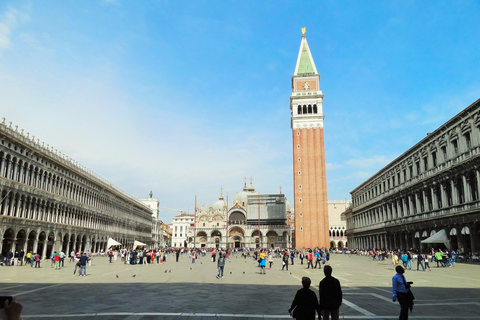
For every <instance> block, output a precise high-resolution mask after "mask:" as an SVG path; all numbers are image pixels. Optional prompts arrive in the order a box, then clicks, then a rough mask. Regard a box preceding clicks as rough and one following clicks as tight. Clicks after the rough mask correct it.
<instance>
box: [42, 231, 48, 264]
mask: <svg viewBox="0 0 480 320" xmlns="http://www.w3.org/2000/svg"><path fill="white" fill-rule="evenodd" d="M47 243H48V237H45V240H44V241H43V248H42V260H44V259H45V258H46V255H47Z"/></svg>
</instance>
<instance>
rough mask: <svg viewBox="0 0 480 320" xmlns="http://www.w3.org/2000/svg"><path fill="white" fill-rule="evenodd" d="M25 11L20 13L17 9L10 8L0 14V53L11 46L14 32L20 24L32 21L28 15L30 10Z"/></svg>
mask: <svg viewBox="0 0 480 320" xmlns="http://www.w3.org/2000/svg"><path fill="white" fill-rule="evenodd" d="M24 10H25V11H19V10H17V9H15V8H12V7H8V8H7V9H6V10H5V12H3V13H0V53H1V50H2V49H6V48H8V47H9V46H10V44H11V42H12V41H11V36H12V31H13V30H15V29H16V28H17V27H18V25H19V24H22V23H26V22H28V21H30V15H29V13H28V11H29V8H28V7H27V8H25V9H24Z"/></svg>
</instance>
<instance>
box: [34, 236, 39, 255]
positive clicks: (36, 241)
mask: <svg viewBox="0 0 480 320" xmlns="http://www.w3.org/2000/svg"><path fill="white" fill-rule="evenodd" d="M37 250H38V234H37V235H35V239H34V240H33V253H38V251H37Z"/></svg>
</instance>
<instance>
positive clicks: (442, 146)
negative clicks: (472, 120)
mask: <svg viewBox="0 0 480 320" xmlns="http://www.w3.org/2000/svg"><path fill="white" fill-rule="evenodd" d="M474 130H475V131H476V132H477V134H478V135H480V128H479V127H478V126H477V127H474ZM475 140H478V139H475ZM479 143H480V141H474V144H475V146H478V145H479ZM437 144H438V148H437V146H435V145H432V146H431V147H430V148H429V149H430V150H429V151H428V152H427V151H426V150H423V151H422V152H419V153H421V154H422V155H421V157H417V155H418V154H419V153H416V154H414V155H411V156H410V157H408V158H406V159H405V160H404V161H403V164H401V165H398V166H397V168H396V169H393V170H392V171H393V172H392V173H390V175H389V176H388V177H386V178H383V179H381V180H380V179H378V180H377V181H376V182H374V183H372V184H371V185H370V186H368V187H366V188H365V191H361V192H358V194H355V195H354V197H353V203H354V205H355V206H358V205H361V204H362V203H365V202H367V201H369V200H370V199H373V198H375V197H377V196H379V195H381V194H382V193H385V192H387V191H388V190H391V189H393V188H395V187H397V186H399V185H401V184H403V183H405V182H407V181H410V180H411V179H414V178H416V177H418V176H419V175H421V174H423V173H425V172H427V171H428V170H430V169H433V168H436V167H437V166H438V165H440V164H443V163H446V162H447V161H448V160H450V159H452V158H455V157H457V156H458V155H459V154H460V153H464V152H468V151H469V150H470V149H471V148H472V146H473V142H472V132H471V131H466V132H464V133H463V134H462V135H461V136H460V138H459V137H458V136H455V138H453V139H451V140H448V141H446V140H443V141H442V142H437ZM298 161H299V162H300V158H298ZM400 166H402V167H403V169H401V170H399V169H398V168H399V167H400Z"/></svg>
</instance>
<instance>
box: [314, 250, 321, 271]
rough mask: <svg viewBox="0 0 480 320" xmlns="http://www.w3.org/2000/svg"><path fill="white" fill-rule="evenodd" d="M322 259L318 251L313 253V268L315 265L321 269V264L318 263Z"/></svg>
mask: <svg viewBox="0 0 480 320" xmlns="http://www.w3.org/2000/svg"><path fill="white" fill-rule="evenodd" d="M321 260H322V255H321V254H320V251H317V252H316V253H315V269H317V265H318V268H319V269H322V264H321V263H320V262H321Z"/></svg>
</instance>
